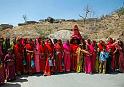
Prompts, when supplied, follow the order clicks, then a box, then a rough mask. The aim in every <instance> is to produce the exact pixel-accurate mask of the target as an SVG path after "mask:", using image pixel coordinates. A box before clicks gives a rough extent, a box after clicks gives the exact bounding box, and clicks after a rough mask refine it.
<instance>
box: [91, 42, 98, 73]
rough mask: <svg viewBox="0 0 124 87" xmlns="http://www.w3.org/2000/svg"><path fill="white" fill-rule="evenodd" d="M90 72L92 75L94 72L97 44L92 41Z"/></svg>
mask: <svg viewBox="0 0 124 87" xmlns="http://www.w3.org/2000/svg"><path fill="white" fill-rule="evenodd" d="M91 49H92V54H93V55H92V71H93V73H95V72H96V57H97V43H96V41H93V43H92V46H91Z"/></svg>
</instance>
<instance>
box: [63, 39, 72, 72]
mask: <svg viewBox="0 0 124 87" xmlns="http://www.w3.org/2000/svg"><path fill="white" fill-rule="evenodd" d="M63 49H64V66H65V71H66V72H70V68H71V47H70V44H69V41H68V40H67V41H66V42H65V43H64V44H63Z"/></svg>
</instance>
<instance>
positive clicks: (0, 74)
mask: <svg viewBox="0 0 124 87" xmlns="http://www.w3.org/2000/svg"><path fill="white" fill-rule="evenodd" d="M2 60H3V52H2V45H1V44H0V85H1V84H3V83H4V81H5V69H4V66H3V63H2V62H3V61H2Z"/></svg>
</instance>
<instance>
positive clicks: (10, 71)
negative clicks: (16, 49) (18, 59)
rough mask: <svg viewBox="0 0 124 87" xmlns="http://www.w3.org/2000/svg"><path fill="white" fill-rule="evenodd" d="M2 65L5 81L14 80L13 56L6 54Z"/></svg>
mask: <svg viewBox="0 0 124 87" xmlns="http://www.w3.org/2000/svg"><path fill="white" fill-rule="evenodd" d="M4 63H5V72H6V79H7V80H8V81H10V80H14V79H15V63H14V56H13V55H12V54H6V56H5V59H4Z"/></svg>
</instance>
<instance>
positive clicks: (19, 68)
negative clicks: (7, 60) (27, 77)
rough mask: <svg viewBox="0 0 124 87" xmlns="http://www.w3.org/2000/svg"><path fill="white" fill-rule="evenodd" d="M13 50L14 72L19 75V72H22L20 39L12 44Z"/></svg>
mask: <svg viewBox="0 0 124 87" xmlns="http://www.w3.org/2000/svg"><path fill="white" fill-rule="evenodd" d="M13 52H14V55H15V63H16V64H15V65H16V74H17V75H21V73H22V72H23V54H22V49H21V45H20V40H17V43H16V44H15V45H14V47H13Z"/></svg>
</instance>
